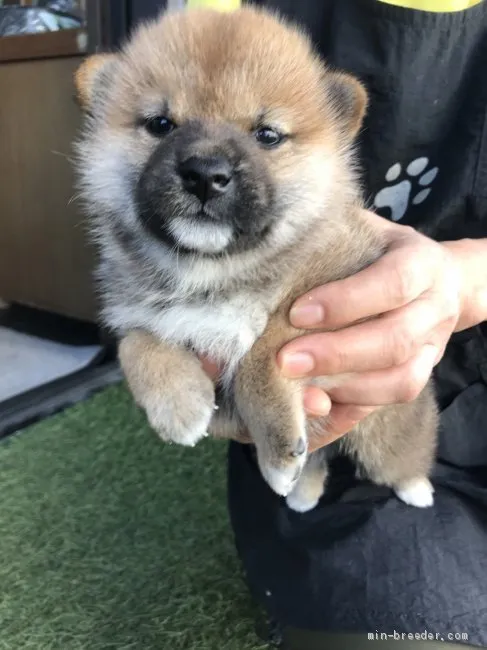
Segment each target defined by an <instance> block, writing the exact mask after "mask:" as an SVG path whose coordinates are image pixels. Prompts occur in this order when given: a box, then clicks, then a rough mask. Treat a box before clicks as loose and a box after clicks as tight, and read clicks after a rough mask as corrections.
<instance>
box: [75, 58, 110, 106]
mask: <svg viewBox="0 0 487 650" xmlns="http://www.w3.org/2000/svg"><path fill="white" fill-rule="evenodd" d="M116 60H117V55H116V54H93V55H92V56H89V57H88V58H87V59H85V60H84V61H83V63H82V64H81V65H80V67H79V68H78V69H77V70H76V72H75V74H74V85H75V87H76V94H77V99H78V102H79V104H80V106H81V108H82V109H83V110H85V111H87V112H92V109H93V106H94V105H95V104H96V101H97V98H98V97H99V96H100V95H101V93H102V91H103V89H104V88H105V87H106V82H107V81H108V80H109V78H110V72H111V71H112V70H113V67H114V63H115V62H116Z"/></svg>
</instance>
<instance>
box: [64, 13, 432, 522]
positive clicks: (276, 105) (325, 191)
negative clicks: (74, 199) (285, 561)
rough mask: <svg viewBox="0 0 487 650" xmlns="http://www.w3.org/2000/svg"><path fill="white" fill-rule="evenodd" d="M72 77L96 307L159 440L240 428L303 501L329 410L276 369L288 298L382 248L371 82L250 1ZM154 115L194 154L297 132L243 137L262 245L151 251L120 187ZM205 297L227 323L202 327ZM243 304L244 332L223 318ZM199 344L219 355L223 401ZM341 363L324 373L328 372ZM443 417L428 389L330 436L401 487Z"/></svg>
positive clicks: (180, 20) (317, 481)
mask: <svg viewBox="0 0 487 650" xmlns="http://www.w3.org/2000/svg"><path fill="white" fill-rule="evenodd" d="M108 63H109V65H108ZM105 64H107V65H105ZM101 77H102V78H101ZM76 81H77V85H78V91H79V94H80V96H81V97H82V99H83V102H84V105H85V107H86V108H87V110H88V111H90V112H91V113H92V114H93V117H92V121H91V122H90V124H89V126H88V129H87V132H86V135H85V137H84V139H83V140H82V142H81V144H80V157H81V163H80V170H81V172H82V183H83V195H84V197H85V199H86V201H87V203H88V204H89V205H91V208H90V210H91V212H92V213H93V215H94V220H93V221H94V225H93V230H94V233H95V236H96V238H97V241H98V242H99V244H100V247H101V251H102V264H101V266H100V270H99V271H98V276H99V278H100V279H101V282H102V296H103V301H104V308H103V317H104V319H105V322H106V323H107V324H108V325H109V326H111V327H112V328H113V329H114V330H116V331H117V332H118V333H119V335H120V337H121V339H122V340H121V344H120V360H121V363H122V367H123V369H124V372H125V375H126V377H127V380H128V383H129V386H130V388H131V390H132V392H133V394H134V396H135V399H136V400H137V402H138V403H139V404H140V405H141V406H142V407H143V408H144V409H145V410H146V412H147V414H148V418H149V421H150V422H151V424H152V426H153V427H154V429H156V430H157V431H158V433H159V434H160V435H161V437H162V438H163V439H165V440H173V441H175V442H179V443H182V444H194V443H196V442H197V440H198V439H200V438H201V437H202V436H203V435H205V432H206V430H207V428H208V429H209V431H210V432H211V433H212V435H216V436H219V437H228V438H235V439H240V440H247V433H246V432H248V433H249V434H250V437H251V438H252V441H253V442H254V443H255V445H256V448H257V455H258V460H259V465H260V468H261V470H262V473H263V475H264V477H265V478H266V480H267V481H268V482H269V484H270V485H271V486H272V487H273V489H274V490H275V491H276V492H278V493H280V494H288V495H289V496H288V502H289V505H290V506H291V507H293V508H295V509H296V510H306V509H309V508H311V507H313V505H314V504H315V503H316V502H317V500H318V499H319V497H320V496H321V494H322V492H323V489H324V482H325V479H326V473H327V463H326V455H327V452H326V451H324V452H317V453H316V454H312V455H311V456H310V457H309V458H308V455H307V453H306V447H307V434H308V433H309V429H310V428H313V427H326V420H322V421H310V422H308V423H306V419H305V414H304V410H303V405H302V390H303V382H302V381H290V380H286V379H284V378H282V377H281V376H280V374H279V373H278V370H277V366H276V360H275V359H276V353H277V351H278V349H279V348H280V347H281V346H282V345H283V344H284V343H285V342H287V341H289V340H291V339H293V338H295V337H296V336H299V335H300V334H301V333H302V332H300V331H298V330H296V329H294V328H292V327H291V326H290V324H289V321H288V312H289V308H290V306H291V304H292V302H293V300H294V299H295V298H297V297H298V296H300V295H302V294H303V293H305V292H306V291H308V290H309V289H311V288H313V287H315V286H318V285H321V284H324V283H326V282H330V281H332V280H337V279H340V278H344V277H347V276H349V275H351V274H353V273H355V272H357V271H359V270H360V269H362V268H364V267H365V266H367V265H368V264H370V263H372V262H373V261H374V260H376V259H377V258H378V257H379V256H380V255H381V254H382V253H383V250H384V244H383V242H382V241H381V239H380V237H379V235H377V234H376V233H374V232H373V231H372V230H371V228H370V226H369V225H368V224H367V223H366V222H365V221H363V220H362V218H361V209H362V201H361V199H360V192H359V189H358V184H357V181H356V179H355V172H354V169H353V149H352V146H351V145H352V142H353V139H354V137H355V135H356V134H357V132H358V130H359V128H360V125H361V123H362V119H363V116H364V112H365V109H366V104H367V98H366V92H365V90H364V89H363V87H362V86H361V85H360V83H359V82H358V81H357V80H356V79H354V78H352V77H350V76H348V75H345V74H342V73H336V72H332V71H330V70H329V69H327V68H326V66H325V65H324V64H323V62H322V61H321V60H320V59H319V58H318V57H317V56H316V55H315V53H314V52H313V48H312V46H311V43H310V41H309V39H308V38H307V37H306V35H304V34H303V33H302V32H301V30H299V29H298V28H296V27H294V26H292V25H288V24H286V23H284V22H283V21H281V20H279V19H278V18H277V17H275V16H272V15H270V14H268V13H267V12H265V11H262V10H258V9H255V8H251V7H246V8H243V9H241V10H239V11H237V12H234V13H218V12H213V11H208V10H198V11H188V12H183V13H175V14H167V15H165V16H163V17H162V18H161V19H160V20H158V21H156V22H153V23H150V24H148V25H144V26H143V27H141V28H140V29H139V30H138V32H137V33H136V34H135V36H134V38H133V39H132V40H131V41H130V42H129V43H128V45H127V46H126V47H125V48H124V49H123V50H122V52H121V53H119V54H117V55H112V56H111V57H110V59H109V60H108V59H102V58H97V59H96V60H95V61H92V62H91V63H90V60H88V61H87V62H86V63H85V64H84V65H83V67H82V68H81V70H80V72H79V73H78V75H77V79H76ZM263 112H264V118H262V113H263ZM160 114H164V115H166V116H167V117H169V118H171V120H173V121H174V122H175V123H176V124H178V125H184V124H185V123H187V122H188V121H193V122H196V123H198V124H199V125H200V127H199V128H200V132H201V137H200V139H199V140H198V143H197V144H195V145H194V150H193V151H192V152H191V153H192V154H193V155H201V154H202V153H208V154H211V152H212V151H214V149H215V147H223V146H225V142H227V141H228V140H229V139H230V138H246V137H247V134H250V133H251V132H252V130H253V129H255V127H256V126H257V125H258V123H259V121H262V119H263V121H264V122H265V123H266V124H268V125H270V126H273V127H276V128H278V129H279V130H280V131H282V132H285V133H286V134H289V136H290V137H289V138H288V139H287V140H286V141H285V142H284V143H283V144H282V145H280V146H279V147H278V148H277V149H275V150H264V149H262V148H260V149H259V148H258V147H257V146H254V147H253V148H252V147H250V146H249V147H248V153H247V158H246V163H245V164H247V165H249V166H251V167H252V168H255V169H259V170H260V169H262V172H263V175H264V174H265V175H268V176H269V178H270V179H271V180H272V184H273V187H274V190H275V194H276V196H277V201H278V206H279V209H280V211H281V213H282V219H281V222H280V223H279V224H278V226H276V228H275V231H273V233H272V234H271V235H270V236H269V237H268V239H267V240H266V241H265V242H262V244H261V245H260V246H257V247H255V248H254V249H251V250H246V251H244V252H239V253H236V254H232V255H227V256H225V255H222V256H221V257H219V258H217V259H212V258H204V257H201V258H200V257H198V255H195V256H193V257H192V258H190V259H189V260H188V259H182V260H181V259H180V258H179V257H178V256H177V255H176V256H174V255H173V253H172V252H170V251H166V250H164V249H163V248H161V250H160V254H159V252H158V250H157V249H155V247H154V244H153V242H152V241H151V240H150V238H148V236H147V234H146V233H145V231H144V230H143V229H142V228H141V227H140V223H139V221H138V219H137V215H136V206H135V205H134V201H133V197H132V195H131V194H130V192H129V190H128V189H127V186H128V185H129V182H130V179H132V178H134V177H137V176H138V175H139V174H140V173H141V172H142V170H143V169H144V166H145V165H146V163H147V160H148V159H149V158H150V156H151V155H152V153H153V152H154V151H155V150H156V147H157V146H159V143H158V142H155V141H154V139H153V138H151V137H150V136H149V135H148V134H147V133H146V132H145V131H144V130H143V129H142V128H141V127H140V120H141V118H144V117H150V116H151V115H160ZM249 137H250V136H249ZM245 146H247V145H245ZM178 192H179V190H174V195H171V196H170V198H171V200H172V199H174V200H177V198H178ZM259 192H260V189H259V188H258V187H257V185H256V187H255V193H256V194H258V193H259ZM279 201H280V202H281V203H279ZM202 296H203V297H202ZM168 304H169V305H170V309H172V310H173V311H172V312H171V314H172V316H171V317H172V318H173V321H174V323H176V324H177V326H174V327H173V328H172V329H170V328H169V325H168V323H167V320H168V318H169V317H168V315H167V314H168V312H167V309H168V307H167V305H168ZM195 305H197V306H198V310H199V311H198V310H196V311H194V309H195V307H194V306H195ZM191 309H193V311H191ZM205 309H206V311H205ZM208 309H213V312H211V314H212V318H213V319H214V322H215V323H219V322H221V323H222V325H221V328H222V331H221V332H220V331H218V328H216V329H214V330H213V332H212V330H211V323H209V320H210V317H209V316H208V313H210V312H209V311H208ZM169 311H170V310H169ZM188 314H194V319H195V321H194V323H193V325H194V327H193V329H194V331H191V327H190V326H189V325H188V322H187V318H188ZM164 318H165V319H166V320H164ZM185 318H186V320H185ZM198 319H200V320H198ZM218 319H221V321H220V320H218ZM240 320H241V328H240V330H238V327H235V323H234V322H233V321H236V323H237V325H239V323H240ZM171 322H172V321H171ZM169 324H171V323H169ZM232 325H233V326H234V327H233V329H232ZM185 327H186V328H187V331H188V334H187V335H186V334H185V335H184V336H183V335H181V331H182V330H183V329H184V328H185ZM168 328H169V329H168ZM205 328H207V329H208V331H206V329H205ZM225 328H226V329H227V330H228V332H226V330H225ZM224 330H225V331H224ZM184 331H185V332H186V330H184ZM225 332H226V333H225ZM179 335H180V336H181V338H180V339H178V336H179ZM220 335H221V337H220ZM225 337H226V338H225ZM188 338H190V341H189V343H188V341H187V339H188ZM191 348H192V349H191ZM195 352H198V353H200V354H204V353H211V354H212V355H213V356H216V357H217V358H218V359H219V360H220V361H221V362H222V363H223V364H224V366H225V373H226V374H225V373H224V379H223V383H224V388H225V390H227V393H226V397H225V399H223V401H222V403H221V408H220V410H215V408H214V401H215V391H214V388H213V385H212V383H211V382H210V380H209V379H208V377H207V376H206V375H205V373H204V372H203V370H202V368H201V365H200V363H199V361H198V360H197V357H196V355H195ZM342 379H343V378H336V377H335V378H319V379H318V380H316V383H318V384H320V385H322V386H324V387H325V388H326V387H330V386H331V385H336V384H337V383H338V382H339V381H341V380H342ZM435 433H436V409H435V403H434V398H433V395H432V392H431V390H430V388H429V387H428V388H427V389H425V391H424V392H423V393H422V395H421V396H420V397H419V398H418V399H417V400H416V401H414V402H413V403H410V404H404V405H398V406H393V407H386V408H384V409H382V410H380V411H378V412H377V413H375V414H373V415H372V416H370V417H369V418H368V419H367V420H365V421H364V422H363V423H362V424H361V425H359V426H358V427H357V428H356V429H355V430H354V431H353V432H351V433H350V434H348V435H347V436H346V437H345V438H344V439H343V442H342V443H341V445H340V446H341V451H342V452H344V453H347V454H349V455H350V456H352V457H353V458H354V459H355V460H356V461H357V463H358V464H359V465H360V466H361V467H362V469H363V470H364V471H365V473H366V475H367V476H369V477H370V478H371V479H372V480H374V481H376V482H377V483H384V484H386V485H390V486H392V487H394V488H395V489H396V490H397V491H400V490H401V489H403V488H404V489H407V488H408V486H409V485H410V484H411V481H412V482H413V483H414V481H415V480H416V479H421V480H422V479H424V478H425V477H426V476H427V475H428V473H429V471H430V467H431V464H432V460H433V455H434V448H435V439H436V438H435ZM405 486H406V487H405Z"/></svg>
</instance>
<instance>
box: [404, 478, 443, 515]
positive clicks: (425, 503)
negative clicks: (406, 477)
mask: <svg viewBox="0 0 487 650" xmlns="http://www.w3.org/2000/svg"><path fill="white" fill-rule="evenodd" d="M394 491H395V493H396V494H397V496H398V497H399V498H400V499H401V501H404V503H406V504H407V505H408V506H415V507H416V508H430V507H431V506H432V505H433V503H434V498H433V494H434V491H435V490H434V488H433V486H432V485H431V482H430V481H429V480H428V479H427V478H416V479H412V480H410V481H406V482H404V483H400V484H399V485H396V486H395V487H394Z"/></svg>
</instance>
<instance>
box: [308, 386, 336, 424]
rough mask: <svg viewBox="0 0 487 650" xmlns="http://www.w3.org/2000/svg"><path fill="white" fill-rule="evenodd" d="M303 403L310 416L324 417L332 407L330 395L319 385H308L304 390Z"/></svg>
mask: <svg viewBox="0 0 487 650" xmlns="http://www.w3.org/2000/svg"><path fill="white" fill-rule="evenodd" d="M303 404H304V408H305V411H306V414H307V415H308V416H309V417H320V418H321V417H324V416H325V415H328V413H329V412H330V409H331V400H330V398H329V397H328V395H327V394H326V393H325V392H324V391H323V390H321V388H318V387H317V386H307V387H306V388H305V390H304V396H303Z"/></svg>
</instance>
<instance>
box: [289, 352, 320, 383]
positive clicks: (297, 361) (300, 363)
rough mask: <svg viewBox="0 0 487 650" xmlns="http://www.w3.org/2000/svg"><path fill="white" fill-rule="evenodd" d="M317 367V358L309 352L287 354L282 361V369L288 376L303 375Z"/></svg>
mask: <svg viewBox="0 0 487 650" xmlns="http://www.w3.org/2000/svg"><path fill="white" fill-rule="evenodd" d="M314 367H315V360H314V358H313V357H312V355H311V354H309V353H308V352H294V353H292V354H285V355H283V357H282V361H281V370H282V373H283V374H284V375H286V377H302V376H303V375H306V374H308V372H311V371H312V370H313V368H314Z"/></svg>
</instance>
